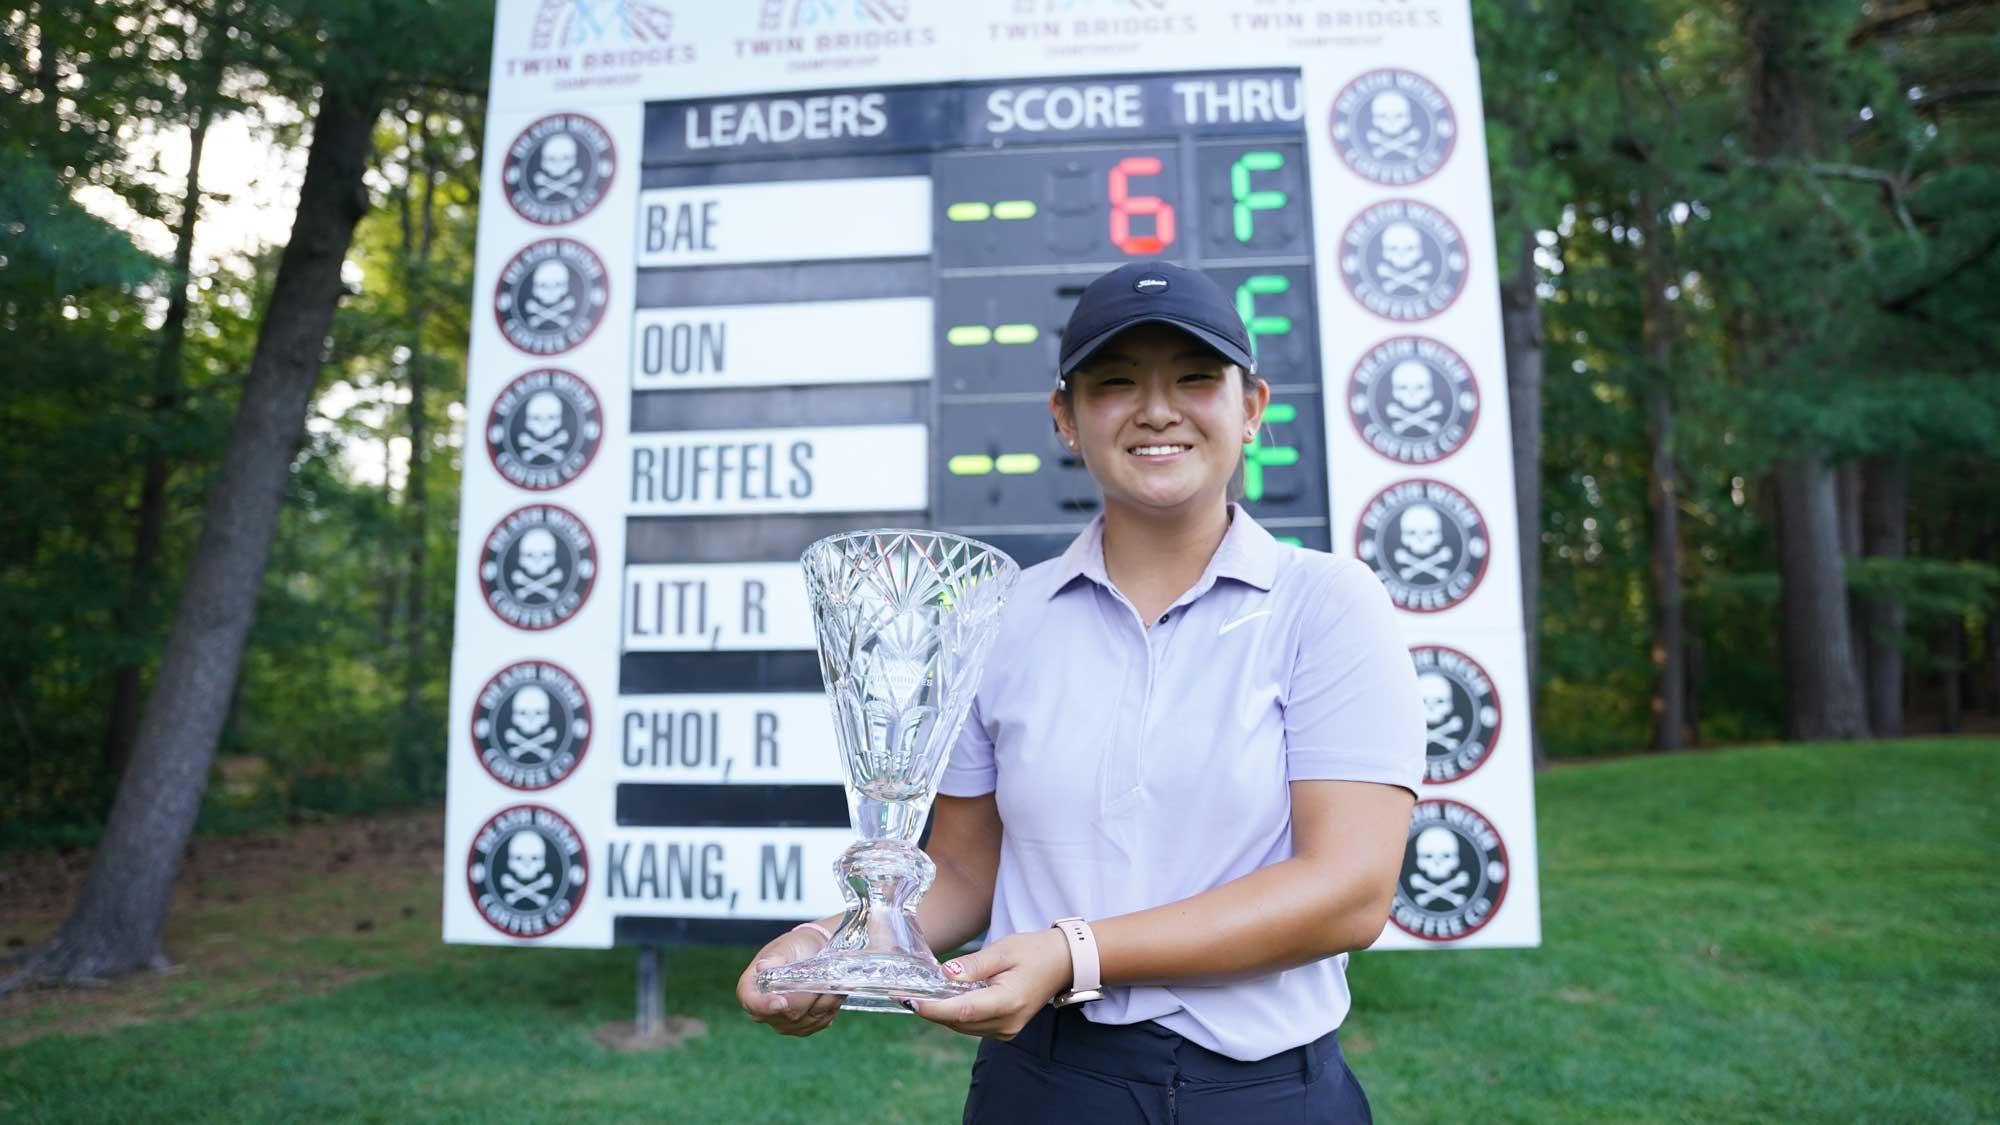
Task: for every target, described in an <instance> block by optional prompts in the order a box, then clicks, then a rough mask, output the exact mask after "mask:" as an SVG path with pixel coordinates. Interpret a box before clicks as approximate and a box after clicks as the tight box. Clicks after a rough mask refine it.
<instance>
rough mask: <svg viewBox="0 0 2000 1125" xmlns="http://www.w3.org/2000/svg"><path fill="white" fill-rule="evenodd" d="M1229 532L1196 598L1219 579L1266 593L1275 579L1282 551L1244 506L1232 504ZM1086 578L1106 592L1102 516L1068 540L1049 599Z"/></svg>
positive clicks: (1198, 586)
mask: <svg viewBox="0 0 2000 1125" xmlns="http://www.w3.org/2000/svg"><path fill="white" fill-rule="evenodd" d="M1229 507H1230V511H1231V516H1230V520H1229V530H1228V531H1226V532H1224V533H1223V535H1222V542H1221V543H1220V544H1218V545H1217V546H1216V548H1215V554H1214V555H1213V556H1212V557H1211V558H1210V559H1209V560H1208V567H1207V569H1206V570H1205V571H1204V573H1203V574H1202V576H1201V580H1200V581H1198V582H1196V583H1195V585H1194V590H1193V591H1192V592H1193V593H1196V594H1197V595H1198V594H1199V593H1200V592H1202V591H1205V590H1207V589H1208V587H1210V586H1212V585H1214V583H1215V580H1216V579H1219V578H1234V579H1236V580H1237V581H1239V582H1245V583H1248V584H1249V585H1252V586H1255V587H1257V588H1258V589H1259V590H1269V589H1270V588H1271V584H1272V583H1273V582H1276V581H1277V579H1278V557H1279V554H1280V552H1281V550H1282V548H1281V547H1280V546H1279V544H1278V541H1277V540H1276V539H1275V538H1273V537H1272V536H1271V533H1270V532H1268V531H1266V530H1264V528H1263V526H1262V525H1261V524H1259V523H1258V522H1257V521H1256V520H1253V519H1251V518H1250V513H1248V512H1246V511H1244V510H1243V505H1241V504H1234V503H1232V504H1231V505H1230V506H1229ZM1079 577H1082V578H1088V579H1090V580H1091V581H1092V582H1095V583H1097V584H1098V585H1100V586H1103V587H1105V588H1106V589H1109V588H1110V586H1111V579H1110V577H1109V576H1108V575H1106V573H1105V570H1104V513H1103V512H1099V513H1097V515H1096V516H1094V517H1092V518H1091V521H1090V526H1088V527H1086V528H1084V529H1083V530H1082V531H1081V532H1078V533H1077V537H1076V538H1075V539H1072V540H1070V544H1069V549H1068V550H1065V551H1064V552H1063V553H1062V558H1061V561H1060V562H1059V563H1058V564H1057V566H1056V575H1055V582H1054V584H1052V585H1051V586H1050V587H1049V597H1051V598H1053V597H1055V596H1056V595H1057V594H1059V593H1061V592H1062V591H1064V590H1066V589H1068V588H1069V585H1070V583H1071V582H1073V581H1075V580H1076V579H1077V578H1079Z"/></svg>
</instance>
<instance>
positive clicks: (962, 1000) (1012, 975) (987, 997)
mask: <svg viewBox="0 0 2000 1125" xmlns="http://www.w3.org/2000/svg"><path fill="white" fill-rule="evenodd" d="M944 975H945V976H947V977H949V978H950V979H952V980H963V981H974V980H982V981H985V982H986V987H985V988H980V989H974V990H973V991H971V992H968V993H965V994H964V995H963V996H954V997H952V998H951V999H949V1000H906V1001H904V1002H903V1003H904V1006H905V1007H907V1008H909V1009H910V1010H911V1011H913V1012H915V1013H916V1014H918V1015H920V1016H922V1017H924V1018H925V1019H927V1020H930V1021H931V1022H932V1023H941V1024H943V1025H944V1026H946V1027H948V1028H951V1029H952V1030H953V1031H959V1032H964V1033H965V1034H967V1035H978V1036H983V1037H985V1038H988V1039H1012V1038H1014V1037H1015V1036H1016V1035H1019V1034H1020V1033H1021V1029H1022V1028H1023V1027H1025V1026H1027V1023H1028V1021H1029V1020H1031V1019H1033V1018H1034V1017H1035V1013H1036V1012H1039V1011H1041V1010H1042V1007H1043V1005H1045V1004H1047V1003H1048V1002H1049V998H1050V997H1052V996H1054V995H1055V994H1056V993H1058V992H1061V991H1062V990H1063V989H1065V988H1068V987H1069V983H1070V958H1069V945H1068V943H1066V942H1065V941H1064V940H1063V935H1062V931H1061V930H1055V929H1048V930H1039V931H1035V932H1032V933H1019V934H1008V935H1007V936H1006V937H1003V938H1001V939H1000V940H999V941H996V942H994V943H993V944H992V945H989V946H987V947H985V948H984V949H981V950H980V951H978V952H977V953H968V954H966V955H964V956H962V957H958V958H956V959H954V960H951V961H946V962H945V963H944Z"/></svg>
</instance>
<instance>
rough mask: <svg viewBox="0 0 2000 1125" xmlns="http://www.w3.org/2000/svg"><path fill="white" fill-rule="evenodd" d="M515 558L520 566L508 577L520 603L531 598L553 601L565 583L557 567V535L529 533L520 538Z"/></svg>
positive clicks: (541, 530)
mask: <svg viewBox="0 0 2000 1125" xmlns="http://www.w3.org/2000/svg"><path fill="white" fill-rule="evenodd" d="M515 558H516V560H517V562H518V564H519V565H517V566H516V567H515V568H514V571H513V573H511V574H509V575H508V577H509V578H510V579H512V580H513V584H514V596H515V597H516V598H518V599H520V600H521V601H527V600H528V599H529V598H531V597H532V598H539V599H541V600H543V601H552V600H554V598H555V596H556V584H557V583H559V582H561V581H562V579H563V568H562V567H560V566H558V565H556V559H557V546H556V537H555V535H554V534H553V533H551V532H550V531H549V530H548V529H547V528H542V527H537V528H533V529H531V530H529V531H528V533H527V534H525V535H523V536H521V545H520V547H519V548H518V549H517V551H516V553H515Z"/></svg>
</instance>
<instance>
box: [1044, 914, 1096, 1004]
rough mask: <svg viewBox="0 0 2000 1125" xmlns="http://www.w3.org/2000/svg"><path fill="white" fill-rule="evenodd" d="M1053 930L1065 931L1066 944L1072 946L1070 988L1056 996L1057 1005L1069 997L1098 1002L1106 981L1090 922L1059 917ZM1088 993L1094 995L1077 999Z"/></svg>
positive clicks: (1070, 954)
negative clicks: (1102, 975)
mask: <svg viewBox="0 0 2000 1125" xmlns="http://www.w3.org/2000/svg"><path fill="white" fill-rule="evenodd" d="M1054 927H1055V928H1056V929H1058V930H1060V931H1062V935H1063V937H1064V939H1065V942H1064V944H1066V945H1068V946H1069V965H1070V984H1069V988H1068V989H1066V990H1065V991H1064V992H1063V993H1062V994H1061V995H1059V996H1057V997H1056V1000H1057V1002H1058V1003H1062V1002H1065V1001H1066V1000H1068V999H1069V998H1070V997H1076V998H1077V999H1090V1000H1095V999H1096V998H1097V997H1098V996H1099V995H1102V993H1101V991H1100V988H1101V986H1102V984H1103V980H1102V977H1101V975H1100V970H1099V966H1098V959H1097V937H1096V935H1094V934H1092V933H1091V932H1090V923H1088V922H1086V921H1084V920H1083V919H1082V918H1080V917H1077V918H1058V919H1056V920H1055V922H1054ZM1085 992H1087V993H1091V994H1092V995H1090V996H1088V997H1083V996H1078V994H1079V993H1085Z"/></svg>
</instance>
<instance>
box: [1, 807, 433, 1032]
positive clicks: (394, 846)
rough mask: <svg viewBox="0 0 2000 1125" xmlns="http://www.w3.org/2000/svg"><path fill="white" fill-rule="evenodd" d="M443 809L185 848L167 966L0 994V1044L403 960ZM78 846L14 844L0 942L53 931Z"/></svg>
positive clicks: (221, 1002) (8, 944)
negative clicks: (37, 848) (45, 848)
mask: <svg viewBox="0 0 2000 1125" xmlns="http://www.w3.org/2000/svg"><path fill="white" fill-rule="evenodd" d="M443 854H444V814H443V811H442V810H438V809H427V810H418V811H413V812H401V813H394V814H389V815H384V816H376V817H366V818H354V819H342V820H329V821H323V822H308V823H305V824H301V825H299V826H297V827H293V828H289V829H285V830H281V831H274V832H263V833H255V834H250V835H244V836H232V837H221V838H213V837H211V838H204V839H199V840H196V841H195V842H194V843H193V844H192V845H190V846H189V849H188V855H187V858H186V860H185V861H184V862H183V863H182V865H181V874H180V878H179V879H178V880H177V881H176V882H175V884H174V899H173V906H172V908H171V909H170V910H169V912H168V915H167V955H168V956H169V957H171V958H172V959H173V967H172V968H170V969H168V970H167V971H166V972H161V973H139V974H135V975H132V976H128V977H123V978H120V979H118V980H114V981H109V982H106V983H105V984H103V985H101V986H98V987H92V988H80V989H79V988H68V989H42V990H36V991H30V992H24V993H17V994H15V995H12V996H7V997H0V1047H6V1046H12V1045H16V1044H20V1043H24V1042H27V1041H29V1040H32V1039H38V1038H41V1037H43V1036H47V1035H74V1034H82V1033H88V1032H94V1031H103V1030H108V1029H111V1028H116V1027H124V1026H130V1025H134V1024H144V1023H151V1022H154V1021H156V1020H162V1019H175V1018H182V1017H185V1016H189V1015H193V1014H195V1013H197V1012H200V1011H205V1010H211V1009H214V1008H218V1007H236V1006H243V1005H249V1004H256V1003H268V1002H272V1001H275V1000H281V999H293V998H297V997H301V996H308V995H317V994H322V993H325V992H329V991H332V990H334V989H338V988H341V987H344V986H346V985H349V984H352V983H354V982H355V981H358V980H363V979H366V978H368V977H370V976H373V975H375V974H376V973H378V972H381V971H383V970H385V969H387V968H390V967H392V966H407V965H409V964H410V963H412V960H413V959H415V960H422V959H425V958H432V957H435V958H440V959H442V958H447V957H449V956H451V955H452V951H451V950H449V949H447V948H445V947H443V946H442V945H440V943H439V941H438V885H439V879H440V878H441V877H442V869H441V866H440V865H441V864H442V863H443ZM89 870H90V852H89V851H88V850H86V849H81V848H75V849H66V850H63V851H57V852H14V853H11V854H9V855H8V856H6V857H5V862H4V864H0V946H4V952H5V953H7V954H20V953H23V952H25V951H27V950H29V949H31V948H33V947H35V946H37V945H39V944H40V943H42V942H44V941H47V940H48V939H49V938H51V937H53V936H54V934H55V931H56V929H57V927H59V926H60V925H61V924H62V921H63V919H64V918H65V917H66V916H67V915H68V913H69V910H70V909H71V907H72V905H73V904H74V903H75V901H76V898H77V895H78V894H79V893H80V892H81V891H82V889H83V882H84V878H85V876H86V875H87V874H88V873H89Z"/></svg>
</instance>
